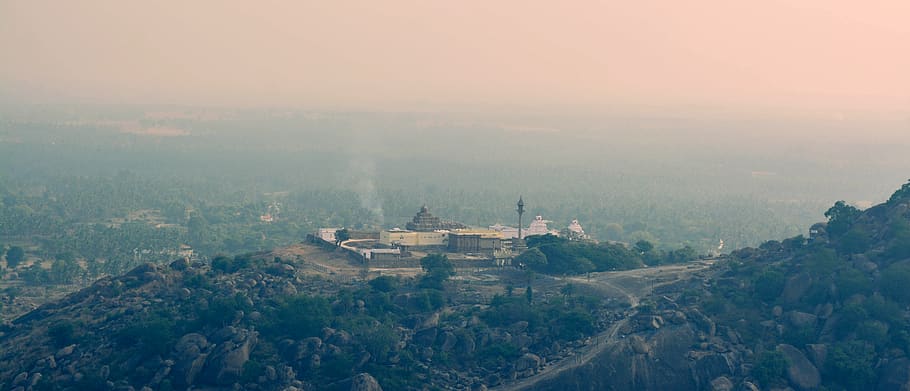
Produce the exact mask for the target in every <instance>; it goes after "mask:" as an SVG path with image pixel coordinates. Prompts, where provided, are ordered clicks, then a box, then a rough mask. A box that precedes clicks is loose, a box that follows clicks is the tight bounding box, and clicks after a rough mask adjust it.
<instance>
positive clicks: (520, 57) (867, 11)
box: [0, 0, 910, 118]
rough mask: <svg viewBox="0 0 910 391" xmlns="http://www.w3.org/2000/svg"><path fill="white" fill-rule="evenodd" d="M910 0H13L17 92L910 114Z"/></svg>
mask: <svg viewBox="0 0 910 391" xmlns="http://www.w3.org/2000/svg"><path fill="white" fill-rule="evenodd" d="M908 20H910V2H908V1H906V0H880V1H874V2H855V1H845V0H833V1H825V0H803V1H783V0H769V1H764V2H740V1H723V0H693V1H685V2H668V1H654V0H644V1H634V2H627V1H607V2H601V1H574V2H558V3H556V2H537V1H531V2H527V1H517V0H506V1H496V2H480V1H416V2H410V1H399V0H394V1H378V2H376V1H374V2H368V1H337V2H336V1H328V2H325V1H324V2H312V1H300V2H295V1H257V2H238V1H221V0H205V1H188V2H178V1H162V2H140V1H119V0H86V1H78V2H59V1H45V0H33V1H32V0H30V1H17V0H12V1H0V52H2V53H3V61H0V103H4V102H5V103H39V104H40V103H76V104H79V103H90V104H95V103H103V104H110V103H128V104H180V105H228V106H230V105H237V106H286V107H301V108H312V109H335V108H341V109H367V110H447V109H460V108H496V107H550V108H573V107H574V108H578V107H581V108H591V109H593V110H599V109H607V108H616V107H628V106H647V107H658V108H661V107H666V108H677V109H679V108H682V109H685V108H690V107H691V108H725V109H727V110H732V111H746V112H749V111H762V110H764V111H771V112H779V113H792V112H822V113H826V114H825V115H829V114H830V115H832V116H837V115H844V113H846V115H848V116H850V115H872V116H875V115H884V114H887V115H892V116H897V117H898V118H900V117H903V118H910V72H908V69H910V23H908Z"/></svg>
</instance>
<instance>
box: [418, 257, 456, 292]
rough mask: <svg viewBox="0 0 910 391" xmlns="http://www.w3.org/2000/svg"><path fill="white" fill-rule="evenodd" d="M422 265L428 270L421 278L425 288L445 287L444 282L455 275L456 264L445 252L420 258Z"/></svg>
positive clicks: (439, 288)
mask: <svg viewBox="0 0 910 391" xmlns="http://www.w3.org/2000/svg"><path fill="white" fill-rule="evenodd" d="M420 267H421V268H423V270H424V271H425V272H426V274H424V275H423V277H421V279H420V285H421V287H424V288H429V289H438V290H441V289H442V288H443V286H442V283H443V282H445V281H446V280H448V279H449V277H451V276H454V275H455V265H453V264H452V262H451V261H449V258H448V257H447V256H445V255H443V254H430V255H427V256H425V257H423V258H421V259H420Z"/></svg>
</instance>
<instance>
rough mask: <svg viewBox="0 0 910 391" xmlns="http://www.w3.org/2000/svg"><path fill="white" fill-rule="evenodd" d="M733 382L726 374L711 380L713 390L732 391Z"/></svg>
mask: <svg viewBox="0 0 910 391" xmlns="http://www.w3.org/2000/svg"><path fill="white" fill-rule="evenodd" d="M732 390H733V382H732V381H730V379H729V378H727V377H726V376H721V377H718V378H716V379H714V380H711V391H732Z"/></svg>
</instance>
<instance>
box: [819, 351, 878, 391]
mask: <svg viewBox="0 0 910 391" xmlns="http://www.w3.org/2000/svg"><path fill="white" fill-rule="evenodd" d="M826 365H827V371H826V372H827V373H826V374H827V376H829V377H830V378H831V380H833V383H834V384H836V385H838V386H841V387H844V388H845V389H847V390H851V391H852V390H857V391H858V390H868V389H871V388H872V385H873V382H874V380H875V349H874V348H873V347H872V345H870V344H868V343H866V342H863V341H847V342H838V343H836V344H834V346H833V347H832V348H831V349H830V350H829V352H828V359H827V360H826Z"/></svg>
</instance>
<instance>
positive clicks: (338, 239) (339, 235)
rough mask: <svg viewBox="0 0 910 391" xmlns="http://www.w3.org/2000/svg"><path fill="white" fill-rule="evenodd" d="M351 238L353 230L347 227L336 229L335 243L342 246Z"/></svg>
mask: <svg viewBox="0 0 910 391" xmlns="http://www.w3.org/2000/svg"><path fill="white" fill-rule="evenodd" d="M348 240H351V232H350V231H348V229H347V228H342V229H339V230H337V231H335V245H338V246H340V245H341V243H342V242H346V241H348Z"/></svg>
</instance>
